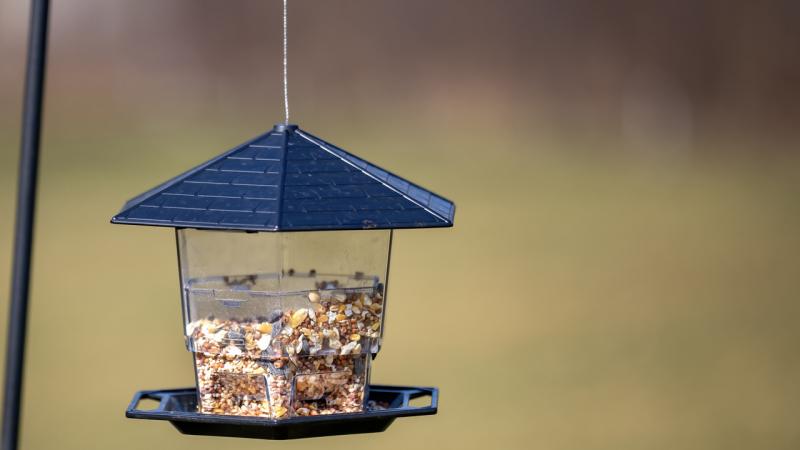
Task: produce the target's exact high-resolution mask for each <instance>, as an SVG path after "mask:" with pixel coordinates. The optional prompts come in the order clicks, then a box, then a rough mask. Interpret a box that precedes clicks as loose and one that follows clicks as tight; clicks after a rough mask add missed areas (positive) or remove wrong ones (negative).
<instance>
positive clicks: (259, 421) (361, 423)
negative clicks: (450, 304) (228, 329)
mask: <svg viewBox="0 0 800 450" xmlns="http://www.w3.org/2000/svg"><path fill="white" fill-rule="evenodd" d="M368 392H369V402H370V404H372V402H375V403H376V404H378V405H381V406H380V407H375V408H371V409H367V410H366V411H364V412H361V413H354V414H331V415H324V416H306V417H292V418H288V419H281V420H275V419H266V418H262V417H240V416H222V415H215V414H201V413H198V412H197V391H196V390H195V389H194V388H187V389H166V390H159V391H139V392H137V393H136V395H134V397H133V400H132V401H131V404H130V405H129V406H128V410H127V411H125V416H126V417H128V418H131V419H148V420H167V421H169V422H170V423H172V425H173V426H174V427H175V428H177V429H178V431H180V432H181V433H183V434H192V435H203V436H228V437H243V438H255V439H299V438H309V437H320V436H334V435H342V434H357V433H378V432H381V431H384V430H386V429H387V428H389V425H391V424H392V422H394V419H396V418H398V417H409V416H427V415H432V414H436V410H437V406H438V400H439V390H438V389H437V388H428V387H401V386H381V385H371V386H370V387H369V391H368ZM420 397H430V399H431V401H430V405H428V406H421V407H416V406H412V405H411V400H412V399H415V398H420ZM145 399H151V400H157V401H158V402H159V403H158V406H157V407H156V408H155V409H146V410H145V409H137V408H138V406H139V403H140V401H142V400H145Z"/></svg>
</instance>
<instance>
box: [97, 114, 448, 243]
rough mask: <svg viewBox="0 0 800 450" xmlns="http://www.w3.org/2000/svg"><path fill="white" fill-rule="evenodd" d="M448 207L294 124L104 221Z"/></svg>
mask: <svg viewBox="0 0 800 450" xmlns="http://www.w3.org/2000/svg"><path fill="white" fill-rule="evenodd" d="M454 214H455V205H454V204H453V203H452V202H451V201H449V200H447V199H445V198H443V197H440V196H438V195H436V194H434V193H432V192H430V191H427V190H425V189H423V188H422V187H420V186H417V185H415V184H413V183H411V182H409V181H407V180H405V179H403V178H400V177H398V176H396V175H394V174H392V173H391V172H388V171H386V170H383V169H381V168H380V167H378V166H375V165H373V164H370V163H368V162H367V161H364V160H363V159H361V158H359V157H357V156H354V155H352V154H350V153H348V152H346V151H344V150H342V149H340V148H338V147H336V146H334V145H331V144H329V143H327V142H325V141H323V140H322V139H319V138H317V137H315V136H313V135H311V134H310V133H306V132H305V131H303V130H301V129H299V128H297V126H296V125H282V124H280V125H276V126H275V128H274V129H272V130H271V131H269V132H267V133H266V134H263V135H261V136H258V137H256V138H255V139H252V140H251V141H249V142H246V143H244V144H242V145H240V146H238V147H236V148H234V149H232V150H230V151H227V152H225V153H223V154H221V155H219V156H217V157H216V158H213V159H211V160H209V161H207V162H205V163H203V164H201V165H199V166H197V167H195V168H193V169H191V170H189V171H187V172H185V173H183V174H181V175H178V176H177V177H175V178H173V179H171V180H169V181H167V182H165V183H163V184H160V185H158V186H156V187H155V188H153V189H151V190H149V191H147V192H145V193H143V194H141V195H139V196H137V197H134V198H133V199H131V200H130V201H128V202H127V203H126V204H125V206H123V208H122V211H120V212H119V214H117V215H116V216H114V217H113V218H112V219H111V222H112V223H122V224H134V225H156V226H168V227H178V228H201V229H227V230H248V231H307V230H354V229H372V228H383V229H387V228H429V227H449V226H452V225H453V216H454Z"/></svg>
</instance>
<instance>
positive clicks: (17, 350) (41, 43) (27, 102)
mask: <svg viewBox="0 0 800 450" xmlns="http://www.w3.org/2000/svg"><path fill="white" fill-rule="evenodd" d="M49 10H50V1H49V0H32V1H31V17H30V29H29V31H28V65H27V69H26V72H25V98H24V105H23V110H22V145H21V149H20V160H19V181H18V188H17V217H16V224H15V229H14V263H13V264H14V265H13V272H12V278H11V304H10V307H9V314H8V342H7V348H6V376H5V389H4V392H5V395H4V397H3V436H2V443H3V450H16V448H17V445H18V444H19V419H20V404H21V400H22V375H23V365H24V361H25V334H26V332H27V325H28V323H27V319H28V292H29V287H30V275H31V248H32V246H33V221H34V210H35V206H36V177H37V172H38V166H39V141H40V136H41V126H42V100H43V89H44V72H45V62H46V59H47V22H48V15H49Z"/></svg>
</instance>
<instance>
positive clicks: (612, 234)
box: [0, 127, 800, 450]
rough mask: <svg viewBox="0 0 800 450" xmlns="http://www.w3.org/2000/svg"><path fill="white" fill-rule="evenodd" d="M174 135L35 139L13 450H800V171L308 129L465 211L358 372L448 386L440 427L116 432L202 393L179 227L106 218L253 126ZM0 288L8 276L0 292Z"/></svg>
mask: <svg viewBox="0 0 800 450" xmlns="http://www.w3.org/2000/svg"><path fill="white" fill-rule="evenodd" d="M167 129H168V127H164V128H162V129H161V131H159V134H157V135H156V136H153V135H152V134H148V133H146V132H145V131H142V130H138V131H137V130H134V131H130V130H127V131H125V130H122V129H121V128H119V127H116V128H115V127H112V128H110V129H108V130H105V131H104V132H103V133H102V134H101V135H97V136H95V137H94V138H91V139H87V138H86V137H85V136H84V135H81V134H80V131H76V132H74V133H75V134H70V133H69V132H67V131H53V132H51V133H50V134H49V135H47V136H46V138H47V139H46V141H45V144H46V145H45V153H44V156H43V160H42V180H41V186H40V204H39V215H38V225H37V235H36V237H37V240H36V252H35V264H34V287H33V295H32V300H31V302H32V303H31V321H30V334H29V341H28V342H29V353H28V361H27V378H26V390H25V409H24V419H25V422H24V428H23V434H22V438H23V444H24V446H23V447H24V448H29V449H34V448H36V449H44V448H59V449H87V448H97V449H109V448H114V449H138V448H147V447H151V448H170V449H192V450H199V449H206V448H207V449H212V448H220V447H222V446H225V447H231V448H233V447H234V446H235V448H241V449H250V448H252V449H255V448H265V447H266V446H271V447H277V446H280V447H281V448H301V447H302V448H308V446H309V445H314V446H320V445H324V446H326V448H330V449H337V448H341V449H345V448H347V449H352V450H355V449H361V448H364V449H366V448H384V449H387V450H388V449H395V448H397V449H400V448H441V449H451V448H452V449H486V448H498V449H500V448H502V449H532V448H542V449H548V450H553V449H576V450H578V449H580V450H588V449H609V450H622V449H641V448H647V449H660V448H664V449H674V448H680V449H684V450H689V449H704V450H709V449H725V450H730V449H737V448H750V449H763V448H769V449H794V448H797V447H798V445H800V428H798V426H797V423H796V421H797V417H799V416H800V406H798V405H800V385H798V383H797V380H798V378H800V358H799V357H798V356H797V355H798V354H799V353H798V351H797V345H798V342H800V327H798V326H797V317H798V314H799V313H800V307H798V302H797V300H798V292H800V289H798V288H800V264H799V262H800V261H798V258H799V256H798V255H800V238H798V233H797V230H798V229H800V210H799V207H798V201H797V199H798V198H800V183H798V181H797V171H798V169H800V158H792V157H789V156H785V157H773V158H771V159H768V158H753V157H751V158H747V157H743V156H741V155H739V156H737V155H725V154H723V153H719V152H717V153H715V152H710V153H712V154H714V155H716V156H713V157H705V158H696V157H684V158H676V159H663V160H653V159H647V158H641V157H637V156H636V155H632V154H627V153H622V152H615V151H605V152H602V153H601V152H600V151H599V150H598V152H597V153H594V152H591V151H584V149H582V148H581V145H580V144H575V143H570V142H568V141H566V140H562V141H554V142H549V141H545V140H537V139H536V138H535V137H532V136H527V135H525V134H520V135H516V136H513V135H510V134H508V135H505V137H502V138H500V139H498V136H497V135H492V134H489V133H486V134H481V133H470V134H464V135H462V134H460V133H454V134H448V133H441V132H438V131H437V133H435V134H434V133H433V132H429V133H427V134H425V132H423V133H422V134H421V135H419V136H414V138H413V140H412V139H410V138H409V137H408V136H407V135H403V134H401V133H399V132H397V131H396V130H395V131H393V129H392V128H385V129H375V128H369V127H367V129H371V130H375V131H373V132H372V134H368V135H360V136H348V135H347V134H346V133H345V132H343V131H342V130H339V131H338V134H337V133H333V135H331V133H326V132H325V130H318V129H314V128H312V131H318V132H319V134H321V135H324V136H325V137H326V138H329V139H330V140H331V141H333V142H336V143H337V144H340V145H342V146H343V147H345V148H351V149H352V150H353V151H355V152H356V153H358V154H360V155H362V156H364V157H366V158H367V159H370V160H372V161H375V162H377V163H380V164H382V165H384V166H385V167H388V168H391V169H393V170H395V171H396V172H398V173H400V174H403V175H405V176H407V177H409V178H411V179H413V180H415V181H419V182H420V183H421V184H423V185H425V186H426V187H430V188H432V189H433V190H435V191H437V192H440V193H442V194H444V195H446V196H448V197H450V198H452V199H454V200H455V201H456V202H457V205H458V209H457V214H456V224H457V225H456V227H455V228H454V229H452V230H428V231H403V232H399V233H398V234H397V238H396V240H395V250H394V252H393V256H394V259H393V261H392V280H391V291H390V296H389V302H390V303H391V304H390V307H389V311H390V312H389V315H388V317H387V334H386V340H385V345H384V349H383V350H382V353H381V355H380V357H379V358H378V359H377V360H376V363H375V365H374V372H373V380H374V381H375V382H380V383H397V384H401V383H402V384H415V383H416V384H424V385H437V386H439V387H441V389H442V395H441V408H440V413H439V415H437V416H434V417H428V418H412V419H402V420H398V421H397V422H396V423H395V424H394V425H393V426H392V428H390V429H389V431H388V432H386V433H383V434H379V435H368V436H350V437H337V438H329V439H325V441H319V440H315V441H306V442H303V441H297V442H286V443H280V444H271V443H264V442H259V441H251V440H236V441H234V440H220V439H214V438H199V437H185V436H181V435H179V434H178V433H177V432H176V431H175V430H173V429H172V428H171V427H170V426H169V425H167V424H165V423H154V422H138V421H131V420H127V419H125V418H124V415H123V411H124V408H125V407H126V405H127V402H128V401H129V400H130V397H131V395H132V394H133V392H134V391H135V390H137V389H148V388H162V387H179V386H187V385H191V384H192V383H193V378H192V368H191V361H190V357H189V355H188V353H187V352H186V350H185V349H184V347H183V343H182V338H181V328H182V327H181V323H180V309H179V300H178V286H177V272H176V261H175V250H174V242H173V235H172V233H170V232H169V231H168V230H164V229H154V228H145V227H123V226H112V225H109V224H108V220H109V218H110V217H111V215H112V214H113V213H114V212H116V211H117V209H118V208H119V207H120V206H121V205H122V203H123V201H124V200H126V199H127V198H129V197H131V196H133V195H135V194H138V193H140V192H142V191H144V190H145V189H147V188H149V187H150V186H152V185H154V184H156V183H158V182H160V181H163V180H164V179H166V178H168V177H169V176H171V175H173V174H176V173H178V172H179V171H181V170H183V169H185V168H187V166H188V165H190V164H193V163H199V162H201V161H203V160H204V159H206V158H208V157H211V156H212V155H214V154H216V153H218V152H219V151H221V150H223V149H225V148H226V147H229V146H230V145H232V144H235V143H238V142H239V141H242V140H244V139H245V138H247V137H248V136H249V135H251V134H255V131H256V130H254V129H245V127H239V128H237V127H228V128H224V127H221V128H219V129H217V128H212V127H207V128H201V129H200V130H201V131H200V134H199V135H198V134H197V133H198V131H197V129H193V130H188V129H183V128H179V129H175V130H169V131H163V130H167ZM190 132H191V133H190ZM8 136H10V134H9V135H8ZM185 136H191V137H190V138H187V137H185ZM452 136H464V137H461V138H456V140H453V138H452ZM348 139H350V140H349V141H348ZM5 141H7V142H8V143H13V142H12V139H10V138H9V139H6V140H5ZM5 143H6V142H4V144H5ZM606 145H610V144H606ZM4 148H10V147H8V146H5V145H4ZM189 148H192V149H195V150H192V151H188V150H185V149H189ZM0 156H1V157H2V162H3V164H2V168H1V169H0V176H1V178H0V211H4V212H5V213H3V214H2V215H1V216H0V245H2V247H0V250H2V251H0V255H2V259H0V273H2V274H7V273H8V271H9V257H10V256H9V253H10V243H11V233H12V229H11V227H12V223H11V215H10V211H11V209H12V207H13V188H14V186H13V177H14V169H15V167H14V156H13V152H12V151H10V150H9V151H8V152H6V151H5V150H4V153H2V155H0ZM423 158H424V159H423ZM421 161H424V162H425V163H424V164H422V163H421ZM7 283H8V277H7V276H1V277H0V292H3V293H5V292H8V284H7ZM4 295H5V294H4ZM0 313H2V316H1V317H0V319H2V322H0V332H1V333H0V336H2V337H3V338H4V336H5V308H3V309H2V311H0Z"/></svg>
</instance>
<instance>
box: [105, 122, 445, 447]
mask: <svg viewBox="0 0 800 450" xmlns="http://www.w3.org/2000/svg"><path fill="white" fill-rule="evenodd" d="M454 212H455V207H454V205H453V203H452V202H450V201H448V200H446V199H444V198H442V197H440V196H438V195H436V194H433V193H431V192H430V191H427V190H425V189H423V188H421V187H419V186H417V185H415V184H413V183H411V182H409V181H406V180H404V179H402V178H400V177H398V176H396V175H394V174H392V173H390V172H388V171H385V170H383V169H381V168H379V167H377V166H375V165H373V164H370V163H368V162H366V161H364V160H363V159H361V158H358V157H356V156H354V155H352V154H351V153H348V152H346V151H344V150H342V149H340V148H338V147H336V146H334V145H331V144H329V143H327V142H325V141H323V140H321V139H319V138H317V137H315V136H313V135H311V134H309V133H307V132H305V131H303V130H301V129H299V128H298V127H297V126H295V125H284V124H280V125H276V126H275V127H274V128H273V129H272V130H271V131H269V132H267V133H266V134H263V135H261V136H258V137H256V138H255V139H252V140H251V141H249V142H247V143H245V144H242V145H240V146H238V147H236V148H234V149H232V150H230V151H228V152H225V153H223V154H222V155H220V156H218V157H216V158H213V159H211V160H210V161H208V162H206V163H203V164H201V165H200V166H197V167H196V168H194V169H191V170H189V171H188V172H185V173H183V174H181V175H179V176H177V177H175V178H173V179H171V180H169V181H167V182H166V183H163V184H161V185H159V186H157V187H155V188H153V189H151V190H150V191H147V192H145V193H144V194H141V195H139V196H138V197H135V198H134V199H132V200H131V201H129V202H128V203H127V204H125V206H124V207H123V208H122V211H121V212H120V213H119V214H117V215H116V216H114V217H113V218H112V220H111V221H112V222H113V223H118V224H131V225H153V226H165V227H172V228H175V230H176V240H177V247H178V262H179V266H180V268H179V275H180V285H181V297H182V311H183V328H184V330H185V340H186V347H187V349H188V350H189V352H191V355H192V358H191V360H192V362H193V364H194V369H195V374H196V388H195V389H184V390H177V391H142V392H139V393H137V396H136V397H135V398H134V401H133V402H132V404H131V407H130V408H129V410H128V416H129V417H134V418H148V419H161V420H170V421H171V422H172V423H173V424H174V425H175V426H176V427H178V428H179V429H180V430H181V431H183V432H185V433H191V434H217V435H228V436H247V437H262V438H292V437H307V436H320V435H327V434H341V433H356V432H367V431H381V430H382V429H385V428H386V427H388V425H389V424H390V423H391V421H392V420H394V418H395V417H401V416H408V415H421V414H434V413H435V412H436V406H437V405H436V398H437V396H438V391H436V390H435V388H415V387H391V386H370V384H369V379H370V367H371V365H372V363H373V359H374V358H375V356H376V355H377V354H378V353H379V351H380V349H381V345H382V339H383V331H384V327H385V323H386V311H387V306H388V291H387V288H388V279H389V278H388V277H389V263H390V256H391V246H392V233H393V230H395V229H403V228H431V227H450V226H452V225H453V217H454ZM421 395H430V396H431V397H433V400H432V403H431V405H429V406H427V407H421V408H415V407H413V406H411V405H410V400H411V398H413V397H415V396H421ZM142 398H155V399H158V400H160V404H159V407H158V408H156V409H155V410H150V411H145V410H139V409H137V404H138V402H139V400H141V399H142Z"/></svg>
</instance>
